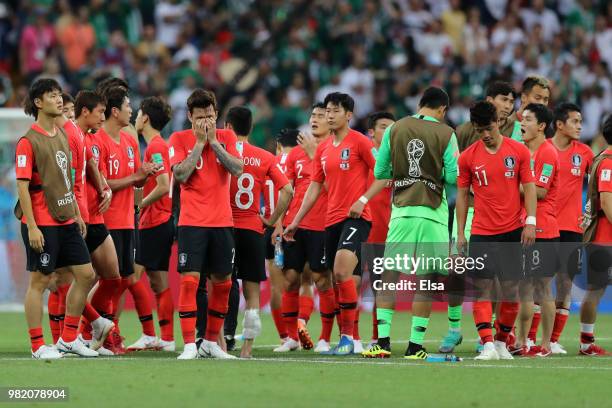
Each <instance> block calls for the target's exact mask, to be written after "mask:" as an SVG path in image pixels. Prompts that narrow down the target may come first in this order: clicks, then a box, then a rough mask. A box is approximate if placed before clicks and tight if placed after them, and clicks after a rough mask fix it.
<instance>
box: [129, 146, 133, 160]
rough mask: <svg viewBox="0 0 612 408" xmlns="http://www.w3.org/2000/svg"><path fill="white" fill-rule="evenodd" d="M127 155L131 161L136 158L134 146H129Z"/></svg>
mask: <svg viewBox="0 0 612 408" xmlns="http://www.w3.org/2000/svg"><path fill="white" fill-rule="evenodd" d="M127 154H128V157H129V158H130V160H131V159H133V158H134V149H132V146H128V148H127Z"/></svg>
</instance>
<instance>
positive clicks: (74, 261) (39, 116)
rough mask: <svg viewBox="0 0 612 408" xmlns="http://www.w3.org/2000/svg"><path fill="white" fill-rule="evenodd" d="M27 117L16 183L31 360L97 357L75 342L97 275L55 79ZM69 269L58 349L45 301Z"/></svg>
mask: <svg viewBox="0 0 612 408" xmlns="http://www.w3.org/2000/svg"><path fill="white" fill-rule="evenodd" d="M25 112H26V114H29V115H32V116H33V117H34V118H35V120H36V122H35V123H34V124H33V125H32V126H31V128H30V129H29V130H28V132H27V133H26V135H25V136H24V137H22V138H21V139H19V141H18V142H17V147H16V153H15V159H16V163H15V170H16V174H15V177H16V179H17V193H18V197H19V202H18V205H17V206H16V207H15V215H16V216H17V218H18V219H20V221H21V234H22V237H23V243H24V246H25V249H26V259H27V269H28V270H29V271H30V282H29V286H28V291H27V292H26V297H25V302H24V303H25V312H26V321H27V323H28V328H29V334H30V341H31V344H32V357H33V358H35V359H57V358H61V354H60V352H62V353H73V354H78V355H80V356H84V357H96V356H98V353H97V352H96V351H95V350H91V349H89V348H87V347H86V346H85V344H83V343H82V342H81V341H80V340H79V339H78V338H77V329H78V324H79V319H80V318H81V313H82V312H83V307H84V305H85V301H86V298H87V292H89V290H90V289H91V287H92V285H93V283H94V277H95V275H94V271H93V268H92V266H91V261H90V258H89V254H88V253H87V247H86V245H85V241H84V240H83V236H82V235H84V234H85V223H84V222H83V219H82V218H81V216H80V213H79V208H78V206H77V204H76V200H75V199H74V195H73V191H72V188H73V187H72V180H71V178H70V169H69V166H70V162H69V158H70V148H69V145H68V140H67V138H66V135H65V134H64V132H63V130H61V129H59V128H58V127H57V126H56V125H55V119H56V118H57V117H59V116H60V115H62V90H61V87H60V86H59V84H58V83H57V82H56V81H55V80H53V79H40V80H37V81H36V82H34V83H33V84H32V86H31V87H30V89H29V91H28V98H27V101H26V107H25ZM61 267H67V268H68V270H69V271H70V273H72V275H73V277H74V281H73V283H72V285H71V289H70V291H69V292H68V295H67V299H66V316H65V319H64V328H63V331H62V335H61V337H60V338H59V340H58V342H57V346H47V345H45V344H44V337H43V332H42V327H41V320H42V297H43V292H44V290H45V289H46V288H47V286H48V284H49V280H50V274H51V273H52V272H53V271H54V270H55V269H56V268H61Z"/></svg>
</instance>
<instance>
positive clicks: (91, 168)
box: [85, 158, 113, 214]
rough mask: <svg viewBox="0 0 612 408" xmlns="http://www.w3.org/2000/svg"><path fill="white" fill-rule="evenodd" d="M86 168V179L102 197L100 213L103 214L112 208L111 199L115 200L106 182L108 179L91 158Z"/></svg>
mask: <svg viewBox="0 0 612 408" xmlns="http://www.w3.org/2000/svg"><path fill="white" fill-rule="evenodd" d="M85 167H86V171H85V175H86V177H87V178H88V179H89V180H90V181H91V183H92V184H93V186H94V188H95V189H96V191H97V192H98V195H99V196H100V205H99V206H98V212H99V213H100V214H103V213H104V212H105V211H106V210H108V207H109V206H110V203H111V199H112V198H113V191H112V190H111V188H110V187H109V186H108V183H107V182H106V179H105V178H104V176H103V175H102V173H100V170H98V164H97V163H96V161H95V159H93V158H90V159H89V160H87V163H86V165H85Z"/></svg>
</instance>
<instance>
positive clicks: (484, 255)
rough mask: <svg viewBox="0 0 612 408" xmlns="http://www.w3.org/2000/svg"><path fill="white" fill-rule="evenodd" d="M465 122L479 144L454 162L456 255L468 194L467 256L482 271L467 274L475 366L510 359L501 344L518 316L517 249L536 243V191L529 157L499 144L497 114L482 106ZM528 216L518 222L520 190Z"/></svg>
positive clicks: (511, 144) (462, 242)
mask: <svg viewBox="0 0 612 408" xmlns="http://www.w3.org/2000/svg"><path fill="white" fill-rule="evenodd" d="M470 121H471V122H472V123H473V124H474V127H475V129H476V132H478V133H479V134H480V135H481V139H480V140H479V141H477V142H476V143H474V144H473V145H471V146H470V147H468V148H467V149H466V150H465V151H464V152H463V153H461V156H460V157H459V177H458V182H457V185H458V191H457V202H456V211H457V250H458V253H460V254H463V253H465V250H466V246H467V240H466V237H465V225H466V220H467V213H468V195H469V191H470V188H471V189H472V191H473V192H474V219H473V222H472V233H471V236H470V245H469V256H470V258H473V259H475V260H476V259H478V258H480V259H481V261H482V260H484V265H483V266H484V267H482V268H474V269H473V270H472V271H470V272H471V273H470V275H472V276H471V277H472V278H473V279H474V285H475V287H476V288H477V289H478V292H477V293H476V295H475V301H474V306H473V314H474V322H475V324H476V328H477V330H478V334H479V336H480V338H481V340H482V343H483V349H482V351H481V352H480V355H478V356H477V357H476V359H478V360H498V359H500V358H501V359H512V358H513V357H512V355H511V354H510V353H509V352H508V350H507V348H506V339H507V337H508V335H509V333H510V331H511V330H512V326H513V325H514V321H515V320H516V316H517V314H518V299H519V293H518V281H519V278H520V277H521V275H522V264H521V261H522V249H521V247H520V246H519V245H518V243H523V244H524V245H531V244H533V242H534V240H535V225H536V217H535V214H536V205H537V198H536V191H535V185H534V183H533V176H532V175H531V168H530V154H529V149H527V148H526V147H525V146H524V145H523V144H522V143H519V142H516V141H514V140H512V139H509V138H504V137H503V136H502V135H501V133H500V132H499V126H498V124H497V123H498V122H497V109H496V108H495V105H493V104H492V103H490V102H486V101H481V102H478V103H476V104H475V105H474V106H473V107H472V108H471V109H470ZM521 185H522V186H523V190H524V202H525V208H526V210H527V218H526V220H525V226H524V227H523V223H522V220H521V212H522V206H521V194H520V186H521ZM495 276H497V277H498V278H499V281H500V285H501V292H502V293H501V295H502V299H501V300H502V302H501V306H500V314H499V316H498V320H499V327H500V330H499V331H498V332H497V333H496V337H495V342H494V339H493V333H492V328H491V318H492V315H493V310H492V303H491V300H492V294H493V283H494V278H495Z"/></svg>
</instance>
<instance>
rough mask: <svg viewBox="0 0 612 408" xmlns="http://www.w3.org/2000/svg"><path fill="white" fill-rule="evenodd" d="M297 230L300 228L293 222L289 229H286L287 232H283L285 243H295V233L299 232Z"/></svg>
mask: <svg viewBox="0 0 612 408" xmlns="http://www.w3.org/2000/svg"><path fill="white" fill-rule="evenodd" d="M297 229H298V226H297V225H296V224H295V223H293V222H292V223H291V224H290V225H288V226H287V228H285V230H284V231H283V238H284V239H285V241H295V239H294V238H293V236H294V235H295V231H297Z"/></svg>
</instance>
